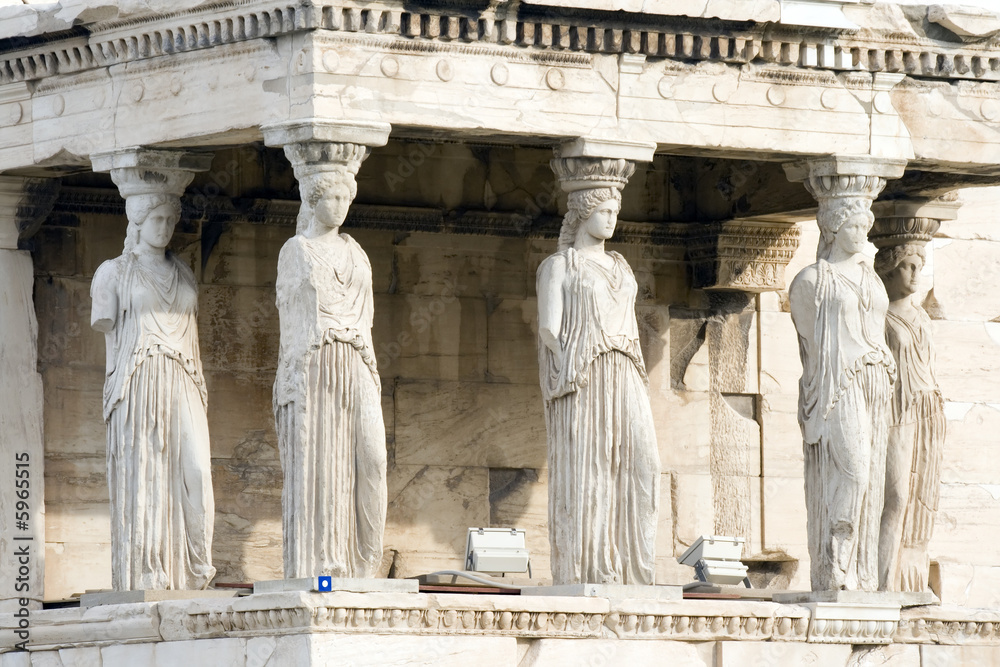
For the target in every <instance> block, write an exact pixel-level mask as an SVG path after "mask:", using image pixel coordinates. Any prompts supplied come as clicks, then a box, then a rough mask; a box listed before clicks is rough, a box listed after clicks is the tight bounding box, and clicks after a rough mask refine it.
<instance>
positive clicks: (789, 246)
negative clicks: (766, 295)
mask: <svg viewBox="0 0 1000 667" xmlns="http://www.w3.org/2000/svg"><path fill="white" fill-rule="evenodd" d="M798 247H799V227H798V225H795V224H787V223H770V222H758V221H750V220H734V221H729V222H719V223H712V224H709V225H704V226H702V227H700V228H698V229H696V230H695V231H694V232H693V233H692V236H691V239H690V241H689V245H688V258H689V260H690V262H691V269H692V282H693V286H694V287H696V288H700V289H713V290H738V291H742V292H768V291H776V290H782V289H784V288H785V267H787V266H788V263H789V262H790V261H791V259H792V255H794V254H795V250H796V249H797V248H798Z"/></svg>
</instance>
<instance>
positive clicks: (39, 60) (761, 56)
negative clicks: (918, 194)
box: [0, 2, 1000, 84]
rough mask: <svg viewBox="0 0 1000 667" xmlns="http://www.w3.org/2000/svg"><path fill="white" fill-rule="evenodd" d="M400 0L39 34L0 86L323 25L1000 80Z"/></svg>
mask: <svg viewBox="0 0 1000 667" xmlns="http://www.w3.org/2000/svg"><path fill="white" fill-rule="evenodd" d="M404 8H408V6H406V5H403V4H400V5H398V6H391V5H388V3H386V4H382V5H381V6H380V5H374V4H369V3H358V4H354V3H350V2H345V3H339V4H332V3H317V4H305V3H303V4H299V3H294V4H293V3H287V2H285V3H274V2H250V3H243V2H240V3H237V2H229V3H223V4H219V5H212V6H209V7H206V8H203V9H195V10H191V11H189V12H177V13H175V14H172V15H169V16H166V17H162V18H156V19H147V20H136V21H124V22H121V21H116V22H107V23H104V24H94V25H92V26H89V28H90V34H89V36H86V37H84V36H80V37H72V38H68V39H65V40H61V41H59V42H56V43H54V44H53V43H52V42H48V41H42V40H39V42H38V43H36V44H34V45H32V46H28V47H24V48H20V49H17V50H16V51H12V52H9V55H7V56H6V57H5V58H2V59H0V84H5V83H11V82H16V81H26V80H35V79H40V78H44V77H49V76H54V75H56V74H67V73H72V72H76V71H81V70H88V69H93V68H97V67H107V66H110V65H114V64H119V63H123V62H129V61H134V60H141V59H146V58H154V57H157V56H162V55H169V54H173V53H180V52H185V51H195V50H199V49H206V48H211V47H214V46H218V45H222V44H232V43H236V42H241V41H246V40H250V39H259V38H269V37H276V36H278V35H283V34H289V33H292V32H297V31H303V30H312V29H323V30H328V31H334V32H337V33H341V34H345V35H382V36H385V35H389V36H394V37H400V38H402V39H403V40H405V41H406V42H408V43H411V44H414V43H417V42H418V41H430V42H437V43H443V44H452V45H455V46H456V47H459V46H460V45H463V44H466V45H467V44H471V43H478V44H493V45H500V46H510V47H521V48H530V49H533V50H536V51H539V52H544V51H549V52H554V53H560V54H567V55H569V54H573V53H578V54H583V53H589V54H594V53H608V54H622V53H624V54H630V53H631V54H642V55H645V56H648V57H652V58H670V59H676V60H685V61H691V60H695V61H717V62H726V63H732V64H745V63H751V62H756V63H771V64H775V65H783V66H788V65H791V66H798V67H802V68H806V69H819V70H830V71H836V72H842V71H850V70H856V71H865V72H898V73H903V74H910V75H913V76H918V77H922V78H926V77H934V78H946V79H956V78H959V79H961V78H964V79H972V80H980V81H998V80H1000V51H998V50H997V49H996V48H995V47H991V46H990V45H988V44H987V45H970V44H965V45H958V44H956V45H955V46H954V47H950V46H945V45H942V44H940V43H938V42H932V41H931V40H922V39H916V38H910V37H906V36H900V35H899V34H895V33H893V34H885V35H879V34H872V33H867V34H865V35H858V36H852V35H839V36H837V37H835V38H833V39H831V36H830V35H829V34H827V33H826V32H823V31H817V32H816V33H814V34H812V35H810V34H806V35H803V34H802V31H801V30H795V29H783V28H781V27H780V26H775V25H771V24H760V25H759V26H755V27H749V28H748V27H742V26H740V27H738V28H734V26H731V25H725V24H721V22H718V21H716V22H715V23H714V24H710V23H706V22H700V21H697V20H691V19H683V18H677V17H669V18H668V17H659V16H649V15H643V14H633V15H626V16H624V17H622V16H621V15H618V14H616V15H614V16H613V17H608V18H605V19H600V20H597V21H595V20H594V19H593V18H592V17H587V16H574V15H573V14H572V13H567V14H566V15H565V16H564V17H560V18H556V19H552V18H549V17H541V16H539V17H522V18H520V19H515V18H503V19H501V18H498V17H497V16H495V15H494V13H493V12H492V10H491V9H486V10H484V11H483V12H482V13H481V14H479V15H475V14H470V13H469V12H459V11H454V10H452V11H449V10H447V9H442V10H436V9H421V10H419V11H407V9H404Z"/></svg>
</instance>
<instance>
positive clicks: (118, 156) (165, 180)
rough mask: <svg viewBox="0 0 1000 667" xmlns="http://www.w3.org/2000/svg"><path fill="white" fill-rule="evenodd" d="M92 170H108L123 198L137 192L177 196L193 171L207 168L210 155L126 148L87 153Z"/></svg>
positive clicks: (140, 193) (182, 192)
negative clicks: (92, 153) (89, 154)
mask: <svg viewBox="0 0 1000 667" xmlns="http://www.w3.org/2000/svg"><path fill="white" fill-rule="evenodd" d="M90 162H91V164H92V165H93V169H94V171H95V172H110V173H111V180H112V181H114V183H115V185H117V186H118V192H119V193H120V194H121V196H122V197H124V198H125V199H126V200H127V199H128V198H129V197H134V196H137V195H154V194H159V195H172V196H174V197H178V198H179V197H180V196H181V195H182V194H184V190H185V188H187V186H188V185H189V184H190V183H191V180H192V179H194V175H195V173H197V172H199V171H208V169H209V168H210V167H211V166H212V155H211V154H208V153H191V152H188V151H181V150H162V149H151V148H141V147H135V148H125V149H121V150H114V151H107V152H103V153H95V154H94V155H91V156H90Z"/></svg>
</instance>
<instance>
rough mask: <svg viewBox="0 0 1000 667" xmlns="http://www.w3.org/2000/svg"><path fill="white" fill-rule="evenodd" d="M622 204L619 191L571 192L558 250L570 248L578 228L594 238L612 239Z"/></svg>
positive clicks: (604, 189) (612, 189) (592, 189)
mask: <svg viewBox="0 0 1000 667" xmlns="http://www.w3.org/2000/svg"><path fill="white" fill-rule="evenodd" d="M621 201H622V195H621V192H620V191H619V190H618V188H587V189H585V190H576V191H574V192H570V193H569V201H568V202H567V208H568V210H567V211H566V215H565V217H563V222H562V229H561V230H560V231H559V244H558V246H557V250H565V249H566V248H572V247H573V245H574V243H576V238H577V234H578V233H579V232H580V229H581V228H582V229H584V230H585V231H586V232H587V233H589V234H591V235H593V236H595V237H596V238H600V239H604V240H607V239H609V238H611V235H612V234H613V233H614V231H615V224H616V223H617V219H618V211H619V210H620V209H621Z"/></svg>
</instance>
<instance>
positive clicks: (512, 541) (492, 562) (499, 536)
mask: <svg viewBox="0 0 1000 667" xmlns="http://www.w3.org/2000/svg"><path fill="white" fill-rule="evenodd" d="M465 569H466V570H470V571H472V572H485V573H487V574H506V573H508V572H527V573H528V574H529V576H530V574H531V560H530V558H529V554H528V549H527V547H526V546H525V542H524V531H523V530H519V529H517V528H469V535H468V538H467V539H466V541H465Z"/></svg>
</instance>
